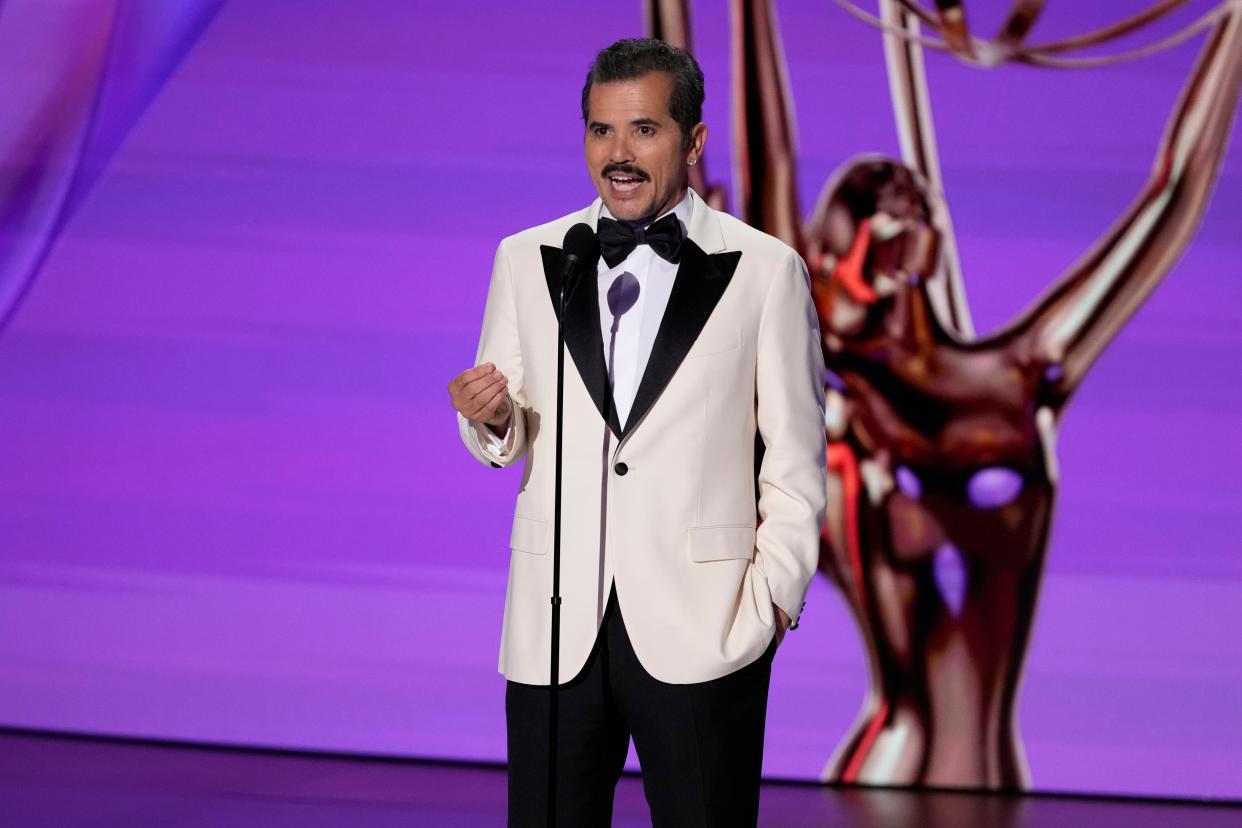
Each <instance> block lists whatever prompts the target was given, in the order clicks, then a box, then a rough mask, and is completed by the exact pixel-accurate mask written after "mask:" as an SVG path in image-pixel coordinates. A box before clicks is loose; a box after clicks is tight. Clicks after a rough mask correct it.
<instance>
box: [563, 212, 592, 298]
mask: <svg viewBox="0 0 1242 828" xmlns="http://www.w3.org/2000/svg"><path fill="white" fill-rule="evenodd" d="M561 251H562V252H563V253H564V256H565V258H564V261H563V262H562V263H561V297H562V298H561V302H562V304H564V303H567V302H569V297H570V296H572V295H573V292H574V288H575V287H577V285H578V279H577V278H576V277H577V276H579V275H580V274H581V273H582V270H583V269H584V267H583V266H584V265H586V264H588V263H594V262H595V260H596V259H597V258H598V256H599V239H597V238H596V237H595V231H594V230H592V229H591V226H590V225H589V224H585V223H582V222H579V223H578V224H575V225H574V226H573V227H571V228H569V232H568V233H566V234H565V241H564V243H563V244H562V245H561Z"/></svg>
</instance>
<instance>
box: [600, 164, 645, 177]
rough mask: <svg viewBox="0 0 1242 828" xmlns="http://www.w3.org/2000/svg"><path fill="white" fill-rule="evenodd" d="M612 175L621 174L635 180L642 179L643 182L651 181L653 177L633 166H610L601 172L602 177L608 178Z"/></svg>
mask: <svg viewBox="0 0 1242 828" xmlns="http://www.w3.org/2000/svg"><path fill="white" fill-rule="evenodd" d="M612 173H621V174H622V175H628V176H631V177H633V178H641V179H642V180H643V181H650V180H651V176H649V175H647V173H646V171H644V170H641V169H639V168H638V167H635V166H634V165H633V164H609V165H608V166H606V167H604V169H603V170H601V171H600V176H602V177H603V178H607V177H608V176H609V175H611V174H612Z"/></svg>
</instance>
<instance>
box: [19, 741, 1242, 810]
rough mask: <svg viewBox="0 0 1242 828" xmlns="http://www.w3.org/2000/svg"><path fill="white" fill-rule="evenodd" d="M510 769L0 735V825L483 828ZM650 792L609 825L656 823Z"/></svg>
mask: <svg viewBox="0 0 1242 828" xmlns="http://www.w3.org/2000/svg"><path fill="white" fill-rule="evenodd" d="M504 814H505V776H504V771H503V769H498V768H490V767H471V766H462V765H443V764H432V763H425V762H406V761H396V760H376V759H349V758H340V757H324V756H313V755H298V754H288V753H272V752H262V751H248V750H231V749H219V748H196V747H183V746H169V745H160V744H147V743H138V742H125V741H109V740H102V739H80V738H73V737H61V736H45V735H36V734H27V733H18V732H6V731H0V824H2V825H4V826H6V828H26V827H27V826H57V828H61V827H62V826H65V827H67V826H126V828H132V827H133V826H148V825H150V826H230V828H238V827H239V826H252V825H255V826H262V827H263V828H283V826H298V828H317V827H318V826H349V828H387V826H394V828H395V826H402V828H410V826H436V828H486V827H487V826H503V825H504V822H505V819H504ZM649 824H650V823H649V818H648V815H647V805H646V802H645V801H644V800H643V792H642V783H641V781H640V780H639V779H638V778H637V777H632V776H627V777H626V778H624V779H623V780H622V781H621V784H620V786H619V787H618V789H617V804H616V810H615V816H614V821H613V825H614V826H616V828H637V826H646V825H649ZM1240 824H1242V806H1224V805H1202V804H1194V803H1186V804H1179V803H1165V802H1139V801H1119V800H1091V799H1083V798H1077V797H1065V798H1062V797H1048V796H1037V797H1012V796H994V795H983V794H968V793H952V792H926V791H922V792H912V791H898V790H880V789H870V790H858V789H855V790H845V789H839V788H824V787H819V786H814V785H801V784H784V783H770V784H767V785H765V786H764V790H763V799H762V804H761V806H760V825H762V826H765V828H795V827H796V828H817V827H818V826H825V828H827V826H833V828H901V827H902V826H918V828H991V827H992V826H1003V828H1045V826H1047V828H1052V826H1057V828H1061V827H1062V826H1078V825H1083V826H1090V828H1113V826H1116V828H1123V827H1124V828H1144V826H1152V827H1153V828H1155V826H1168V825H1177V826H1179V828H1209V826H1210V827H1211V828H1217V826H1220V828H1224V826H1237V825H1240Z"/></svg>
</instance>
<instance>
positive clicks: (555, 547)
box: [548, 254, 577, 828]
mask: <svg viewBox="0 0 1242 828" xmlns="http://www.w3.org/2000/svg"><path fill="white" fill-rule="evenodd" d="M576 266H577V257H576V256H573V255H572V254H570V255H568V256H567V257H566V261H565V264H564V266H563V267H562V269H561V285H560V297H559V300H558V304H559V307H558V308H557V314H556V460H555V481H556V482H555V485H554V487H553V489H554V501H553V502H554V506H553V517H552V653H551V669H550V671H549V672H550V674H551V685H550V686H549V688H548V690H549V695H548V828H556V738H557V732H556V731H557V719H558V710H559V707H558V701H559V699H558V697H559V695H560V672H561V442H562V439H561V438H562V435H563V433H564V421H563V419H562V417H563V415H564V413H565V294H566V288H567V283H568V282H569V280H570V277H571V275H572V274H573V271H574V269H575V268H576Z"/></svg>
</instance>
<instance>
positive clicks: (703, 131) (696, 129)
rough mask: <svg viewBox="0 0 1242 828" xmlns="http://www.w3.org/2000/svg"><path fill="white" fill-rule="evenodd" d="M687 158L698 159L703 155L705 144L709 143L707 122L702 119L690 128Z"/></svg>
mask: <svg viewBox="0 0 1242 828" xmlns="http://www.w3.org/2000/svg"><path fill="white" fill-rule="evenodd" d="M689 139H690V140H689V141H688V142H687V143H688V146H687V147H686V160H687V161H689V160H690V159H691V158H693V159H694V160H695V161H698V160H699V159H700V158H702V157H703V146H704V145H705V144H706V143H707V124H705V123H703V122H702V121H700V122H699V123H697V124H695V125H694V126H693V127H692V128H691V129H690V135H689Z"/></svg>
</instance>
